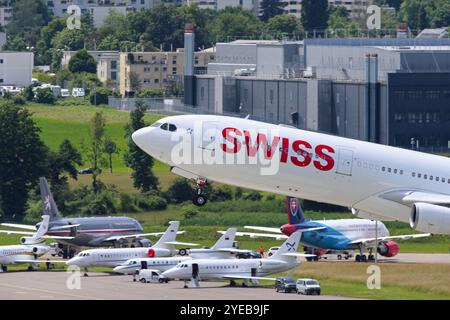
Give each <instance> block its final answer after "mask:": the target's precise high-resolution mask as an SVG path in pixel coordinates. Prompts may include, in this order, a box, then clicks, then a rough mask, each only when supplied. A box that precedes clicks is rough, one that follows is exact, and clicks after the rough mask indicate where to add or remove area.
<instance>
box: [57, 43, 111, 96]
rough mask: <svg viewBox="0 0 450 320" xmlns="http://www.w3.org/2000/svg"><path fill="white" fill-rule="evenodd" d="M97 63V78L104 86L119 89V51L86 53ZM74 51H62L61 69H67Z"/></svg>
mask: <svg viewBox="0 0 450 320" xmlns="http://www.w3.org/2000/svg"><path fill="white" fill-rule="evenodd" d="M88 52H89V54H90V55H91V56H92V57H94V59H95V61H97V77H98V79H99V80H100V81H101V82H102V83H103V84H104V85H107V86H109V87H112V88H118V87H119V80H120V75H119V72H120V65H119V63H120V54H119V51H88ZM75 53H76V51H64V52H63V57H62V60H61V66H62V67H63V68H66V67H68V65H69V61H70V59H71V58H72V56H73V55H74V54H75Z"/></svg>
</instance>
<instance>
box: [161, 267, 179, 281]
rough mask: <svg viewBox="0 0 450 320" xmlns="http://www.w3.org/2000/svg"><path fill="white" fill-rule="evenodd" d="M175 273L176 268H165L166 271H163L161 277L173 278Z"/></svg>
mask: <svg viewBox="0 0 450 320" xmlns="http://www.w3.org/2000/svg"><path fill="white" fill-rule="evenodd" d="M176 273H177V270H174V269H169V270H167V271H164V272H163V273H162V274H161V277H163V278H168V279H174V278H175V276H176Z"/></svg>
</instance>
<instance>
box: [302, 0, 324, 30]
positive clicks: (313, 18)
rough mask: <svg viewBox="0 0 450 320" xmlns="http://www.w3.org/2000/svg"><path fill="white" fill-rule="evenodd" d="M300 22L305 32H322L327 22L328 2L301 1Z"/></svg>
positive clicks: (315, 0)
mask: <svg viewBox="0 0 450 320" xmlns="http://www.w3.org/2000/svg"><path fill="white" fill-rule="evenodd" d="M301 21H302V25H303V28H305V30H306V31H313V30H318V31H323V30H325V29H326V28H327V22H328V0H303V1H302V13H301Z"/></svg>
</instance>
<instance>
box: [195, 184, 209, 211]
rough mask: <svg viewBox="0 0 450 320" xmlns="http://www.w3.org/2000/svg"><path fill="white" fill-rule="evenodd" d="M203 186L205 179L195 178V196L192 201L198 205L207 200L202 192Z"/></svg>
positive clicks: (203, 203)
mask: <svg viewBox="0 0 450 320" xmlns="http://www.w3.org/2000/svg"><path fill="white" fill-rule="evenodd" d="M205 186H206V180H204V179H200V178H199V179H197V181H196V187H195V196H194V199H193V200H192V202H193V203H194V204H195V205H196V206H198V207H202V206H204V205H205V204H206V202H208V198H207V197H206V195H205V194H204V191H205Z"/></svg>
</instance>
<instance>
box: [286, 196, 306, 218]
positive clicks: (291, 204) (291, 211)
mask: <svg viewBox="0 0 450 320" xmlns="http://www.w3.org/2000/svg"><path fill="white" fill-rule="evenodd" d="M286 211H287V213H288V221H289V224H299V223H302V222H304V221H305V215H304V214H303V210H302V206H301V204H300V200H298V199H297V198H294V197H286Z"/></svg>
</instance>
